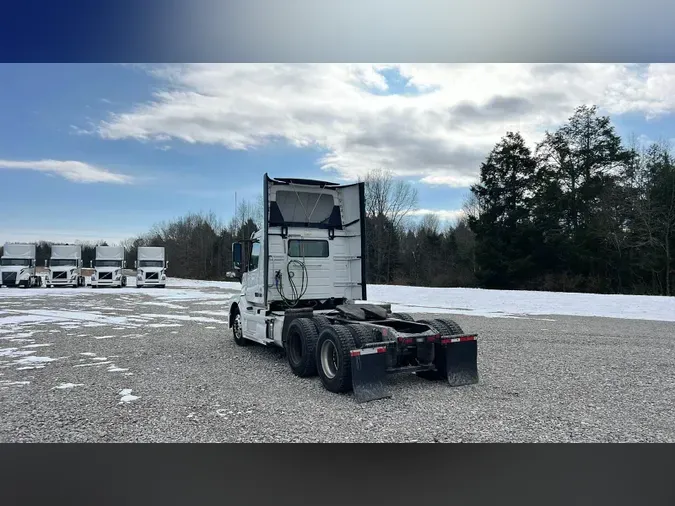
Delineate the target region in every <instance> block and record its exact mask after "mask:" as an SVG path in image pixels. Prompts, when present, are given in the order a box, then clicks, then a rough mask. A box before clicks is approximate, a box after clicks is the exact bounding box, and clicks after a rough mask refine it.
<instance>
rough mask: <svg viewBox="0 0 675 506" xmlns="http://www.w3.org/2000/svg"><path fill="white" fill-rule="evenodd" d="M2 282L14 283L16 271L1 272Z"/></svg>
mask: <svg viewBox="0 0 675 506" xmlns="http://www.w3.org/2000/svg"><path fill="white" fill-rule="evenodd" d="M2 282H3V283H12V284H16V272H3V273H2Z"/></svg>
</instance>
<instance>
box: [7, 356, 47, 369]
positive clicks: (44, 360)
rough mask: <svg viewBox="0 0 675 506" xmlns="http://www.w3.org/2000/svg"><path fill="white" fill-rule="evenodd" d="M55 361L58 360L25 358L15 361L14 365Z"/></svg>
mask: <svg viewBox="0 0 675 506" xmlns="http://www.w3.org/2000/svg"><path fill="white" fill-rule="evenodd" d="M55 361H56V359H55V358H51V357H25V358H22V359H19V360H15V361H14V363H15V364H18V365H28V364H43V363H49V362H55ZM43 367H44V366H43Z"/></svg>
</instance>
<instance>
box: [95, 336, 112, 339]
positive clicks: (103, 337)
mask: <svg viewBox="0 0 675 506" xmlns="http://www.w3.org/2000/svg"><path fill="white" fill-rule="evenodd" d="M113 337H115V336H94V339H110V338H113Z"/></svg>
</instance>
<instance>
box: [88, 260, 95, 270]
mask: <svg viewBox="0 0 675 506" xmlns="http://www.w3.org/2000/svg"><path fill="white" fill-rule="evenodd" d="M89 268H90V269H93V268H94V261H93V260H89Z"/></svg>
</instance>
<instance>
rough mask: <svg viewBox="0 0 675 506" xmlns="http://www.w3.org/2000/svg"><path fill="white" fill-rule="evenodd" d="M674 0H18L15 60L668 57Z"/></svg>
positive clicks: (8, 25)
mask: <svg viewBox="0 0 675 506" xmlns="http://www.w3.org/2000/svg"><path fill="white" fill-rule="evenodd" d="M673 19H675V2H668V3H666V2H661V1H657V0H644V1H643V2H640V3H638V2H629V1H628V0H619V1H616V2H614V1H611V0H596V1H590V0H557V1H549V2H542V1H540V0H513V1H510V2H503V1H502V0H467V1H463V2H442V1H437V0H411V1H401V0H389V1H385V0H370V1H368V0H342V1H341V2H327V1H323V0H283V1H278V0H229V1H216V0H143V1H132V0H114V1H113V0H61V1H59V2H54V1H53V0H52V1H50V0H22V1H16V0H8V1H5V2H3V3H2V10H1V13H0V61H4V62H92V61H97V62H113V61H114V62H147V63H153V62H178V61H190V62H235V61H240V62H253V61H258V62H260V61H263V62H291V61H292V62H329V61H330V62H344V61H350V62H386V61H407V62H412V61H415V62H448V61H452V62H569V61H574V62H588V61H593V62H627V61H630V62H645V61H650V62H667V61H675V30H672V28H671V27H670V24H671V23H672V20H673Z"/></svg>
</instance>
